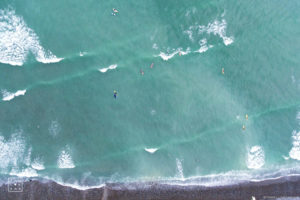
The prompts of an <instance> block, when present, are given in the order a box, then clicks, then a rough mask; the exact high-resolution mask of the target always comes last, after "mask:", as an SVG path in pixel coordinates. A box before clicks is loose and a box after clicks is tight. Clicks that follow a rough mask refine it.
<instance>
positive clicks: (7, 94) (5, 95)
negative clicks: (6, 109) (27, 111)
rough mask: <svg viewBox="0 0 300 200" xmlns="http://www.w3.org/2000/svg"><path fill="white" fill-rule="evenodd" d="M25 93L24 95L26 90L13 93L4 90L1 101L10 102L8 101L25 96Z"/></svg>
mask: <svg viewBox="0 0 300 200" xmlns="http://www.w3.org/2000/svg"><path fill="white" fill-rule="evenodd" d="M25 93H26V90H18V91H17V92H15V93H10V92H7V91H6V90H2V95H3V98H2V100H3V101H10V100H12V99H13V98H15V97H17V96H20V95H25Z"/></svg>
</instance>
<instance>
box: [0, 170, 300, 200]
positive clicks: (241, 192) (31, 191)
mask: <svg viewBox="0 0 300 200" xmlns="http://www.w3.org/2000/svg"><path fill="white" fill-rule="evenodd" d="M252 196H254V197H255V199H256V200H259V199H269V200H271V199H272V200H273V199H276V198H279V197H297V196H298V197H299V196H300V176H287V177H281V178H278V179H272V180H265V181H259V182H252V181H250V182H244V183H240V184H234V185H227V186H211V187H204V186H179V185H166V184H161V183H159V182H147V183H130V184H122V183H115V184H106V186H104V187H102V188H95V189H87V190H78V189H75V188H71V187H67V186H62V185H59V184H57V183H55V182H53V181H47V182H45V181H37V180H33V181H27V182H24V183H23V192H20V193H18V192H8V185H6V184H3V185H2V186H1V187H0V200H29V199H30V200H43V199H53V200H56V199H58V200H60V199H61V200H63V199H65V200H66V199H68V200H69V199H70V200H73V199H74V200H96V199H98V200H194V199H199V200H200V199H201V200H227V199H228V200H247V199H249V200H250V199H252Z"/></svg>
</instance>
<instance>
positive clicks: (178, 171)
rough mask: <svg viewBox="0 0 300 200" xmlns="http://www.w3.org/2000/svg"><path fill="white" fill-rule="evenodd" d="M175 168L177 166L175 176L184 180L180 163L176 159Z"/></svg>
mask: <svg viewBox="0 0 300 200" xmlns="http://www.w3.org/2000/svg"><path fill="white" fill-rule="evenodd" d="M176 166H177V173H178V174H177V176H178V177H179V178H180V179H181V180H184V175H183V167H182V163H181V160H179V159H178V158H176Z"/></svg>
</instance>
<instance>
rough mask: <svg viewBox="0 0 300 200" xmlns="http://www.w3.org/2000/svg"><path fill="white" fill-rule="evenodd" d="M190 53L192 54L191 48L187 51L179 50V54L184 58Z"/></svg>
mask: <svg viewBox="0 0 300 200" xmlns="http://www.w3.org/2000/svg"><path fill="white" fill-rule="evenodd" d="M190 52H191V48H189V47H188V48H187V49H186V51H183V50H181V49H179V53H180V54H181V55H182V56H184V55H187V54H189V53H190Z"/></svg>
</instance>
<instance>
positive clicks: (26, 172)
mask: <svg viewBox="0 0 300 200" xmlns="http://www.w3.org/2000/svg"><path fill="white" fill-rule="evenodd" d="M9 175H11V176H18V177H36V176H38V174H37V172H36V170H34V169H32V168H30V167H29V168H26V169H23V170H21V171H19V170H16V169H13V170H12V171H11V172H10V173H9Z"/></svg>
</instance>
